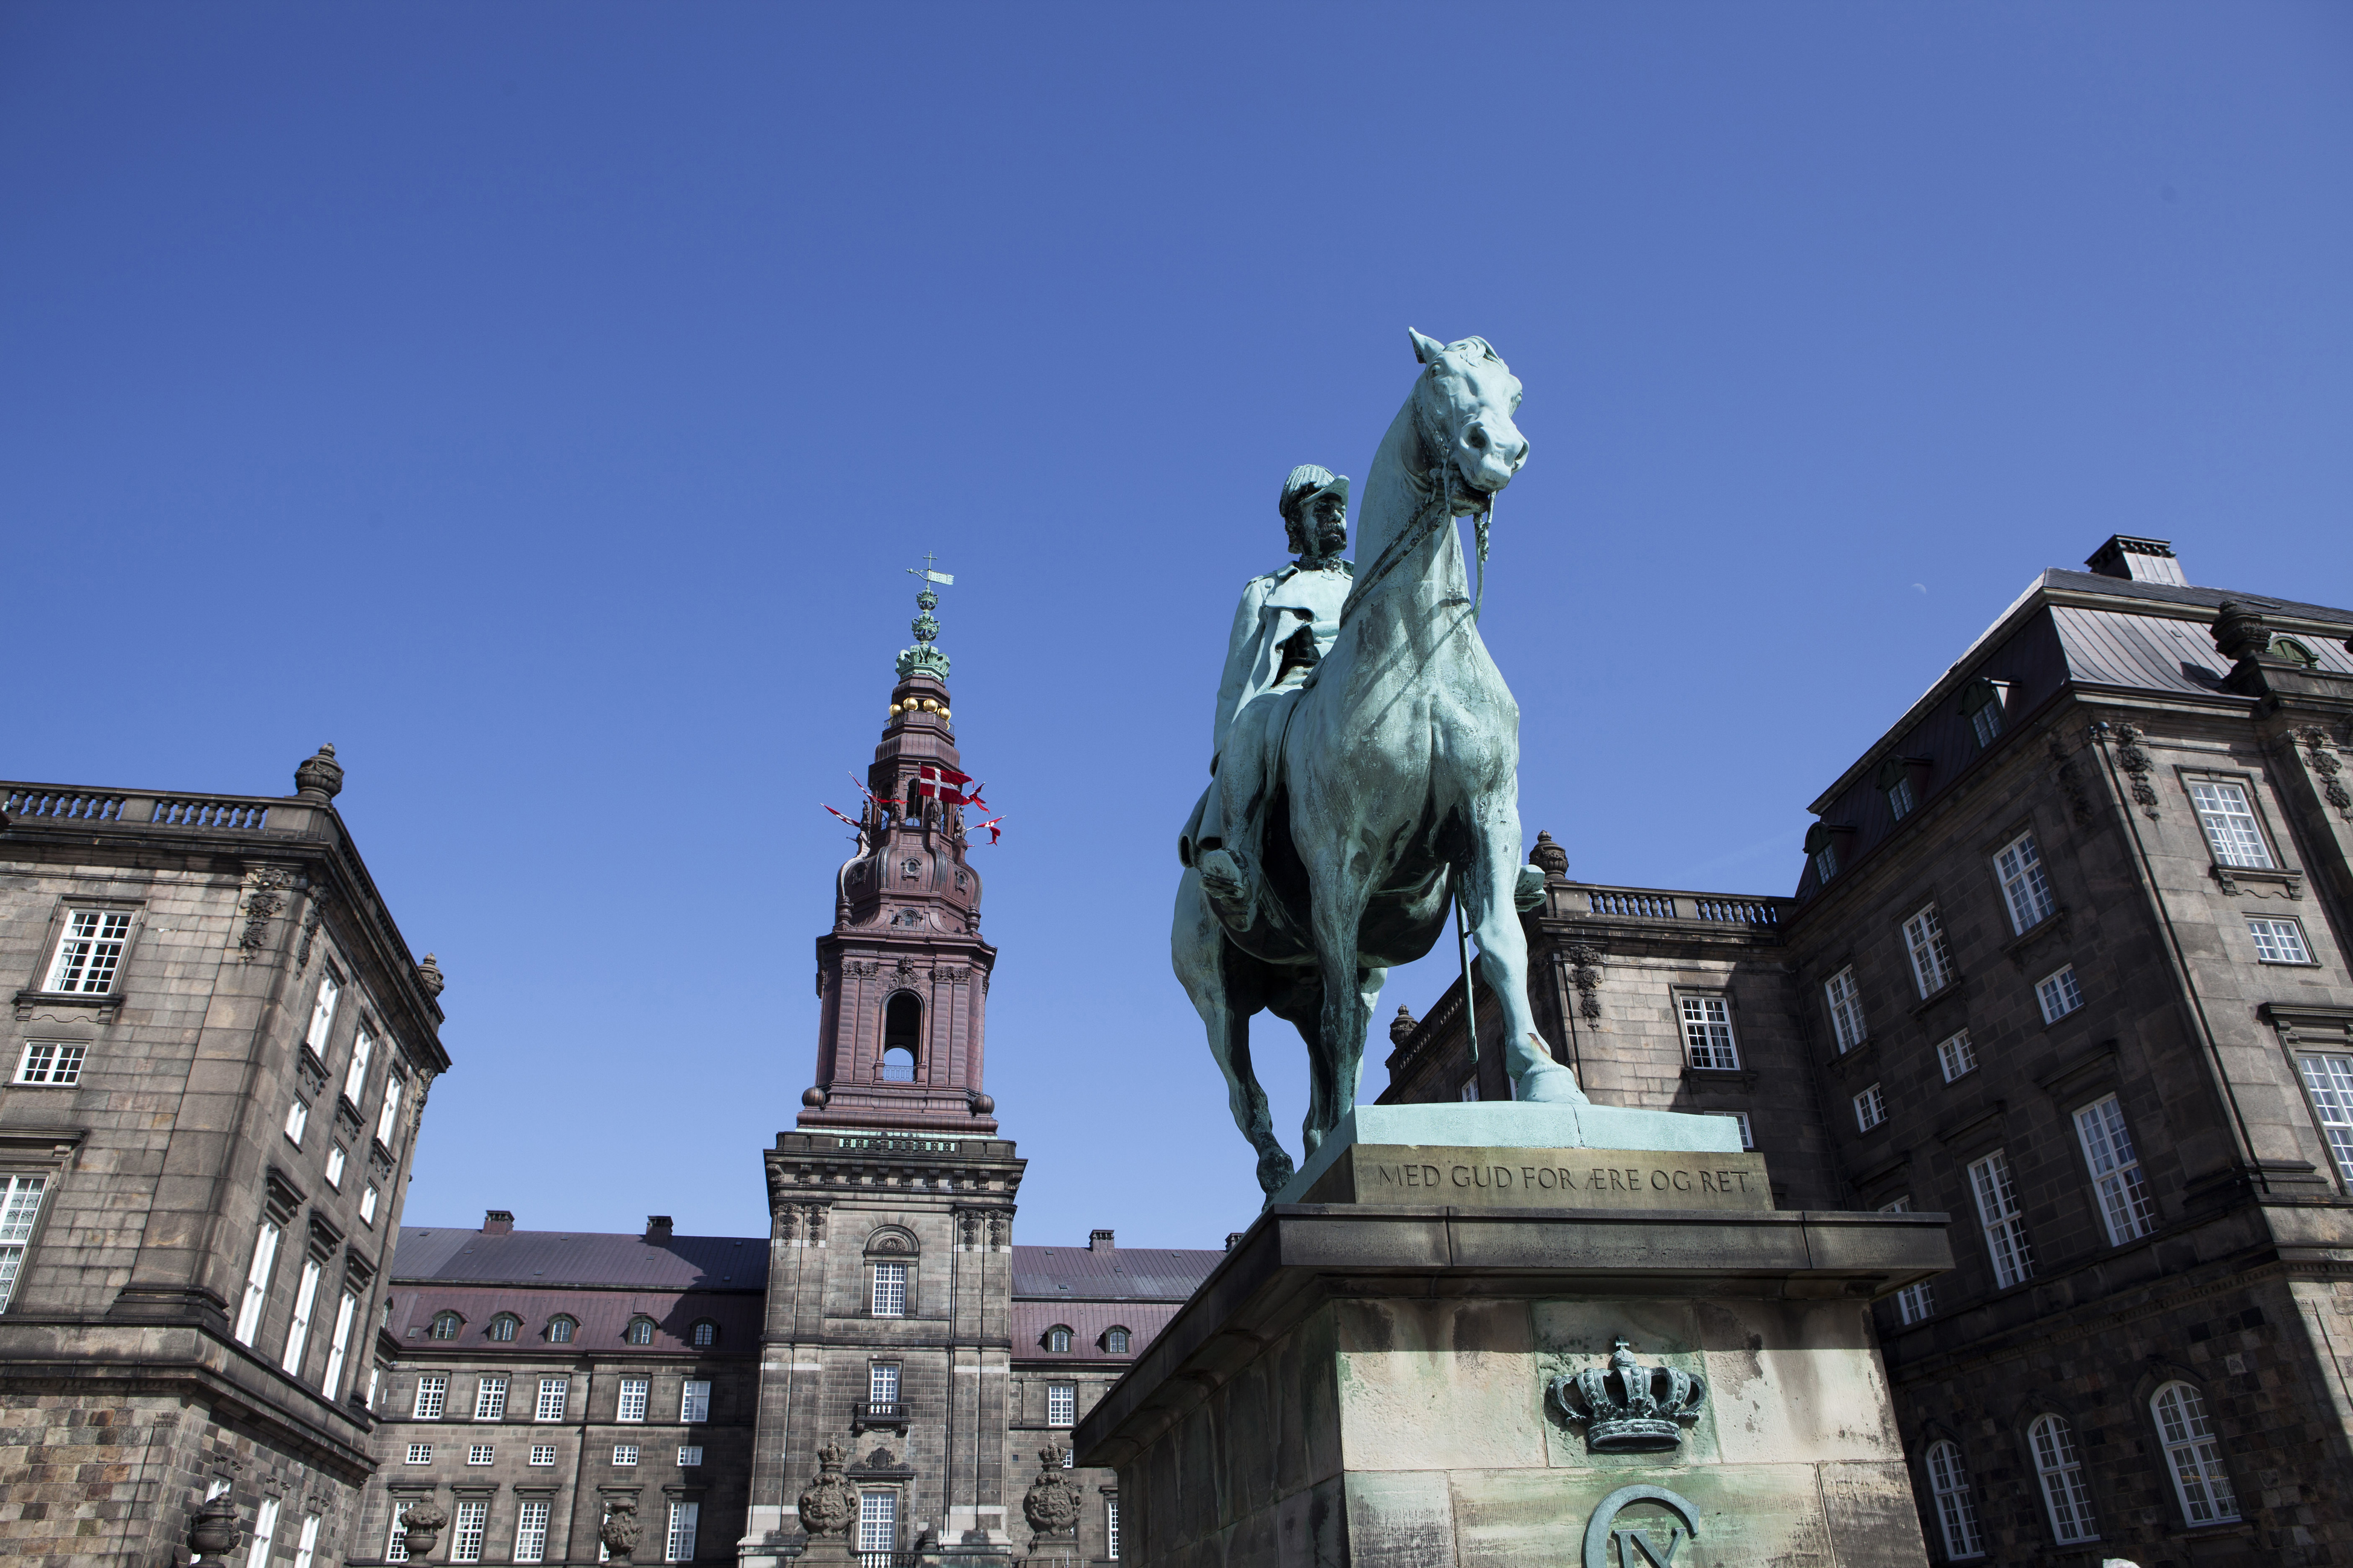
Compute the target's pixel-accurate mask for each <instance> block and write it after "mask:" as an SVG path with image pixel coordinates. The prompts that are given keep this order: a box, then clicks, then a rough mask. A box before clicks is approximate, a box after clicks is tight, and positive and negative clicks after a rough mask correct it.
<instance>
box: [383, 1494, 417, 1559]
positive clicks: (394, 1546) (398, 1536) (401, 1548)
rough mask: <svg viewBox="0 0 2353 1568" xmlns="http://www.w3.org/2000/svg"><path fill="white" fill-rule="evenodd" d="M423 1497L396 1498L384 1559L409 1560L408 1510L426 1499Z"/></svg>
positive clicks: (385, 1543) (386, 1539) (386, 1538)
mask: <svg viewBox="0 0 2353 1568" xmlns="http://www.w3.org/2000/svg"><path fill="white" fill-rule="evenodd" d="M422 1501H424V1499H422V1498H396V1499H395V1500H393V1505H392V1531H391V1533H389V1534H388V1535H386V1536H385V1542H384V1560H385V1562H386V1563H406V1562H407V1561H408V1510H410V1509H412V1508H415V1507H416V1506H417V1504H418V1503H420V1502H422Z"/></svg>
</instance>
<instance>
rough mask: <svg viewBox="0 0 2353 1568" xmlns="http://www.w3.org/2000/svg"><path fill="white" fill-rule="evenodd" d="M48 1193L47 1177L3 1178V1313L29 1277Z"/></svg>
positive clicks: (0, 1189)
mask: <svg viewBox="0 0 2353 1568" xmlns="http://www.w3.org/2000/svg"><path fill="white" fill-rule="evenodd" d="M48 1191H49V1178H48V1177H47V1175H46V1174H35V1173H29V1172H27V1173H18V1174H16V1175H8V1174H0V1312H5V1311H6V1310H8V1303H9V1302H10V1301H12V1300H15V1299H16V1287H17V1284H18V1283H19V1282H20V1281H21V1280H22V1279H24V1277H25V1257H26V1253H27V1252H28V1251H30V1250H31V1248H32V1245H33V1229H34V1226H36V1225H37V1224H38V1223H39V1220H40V1217H41V1201H42V1200H43V1199H44V1198H46V1197H47V1196H48Z"/></svg>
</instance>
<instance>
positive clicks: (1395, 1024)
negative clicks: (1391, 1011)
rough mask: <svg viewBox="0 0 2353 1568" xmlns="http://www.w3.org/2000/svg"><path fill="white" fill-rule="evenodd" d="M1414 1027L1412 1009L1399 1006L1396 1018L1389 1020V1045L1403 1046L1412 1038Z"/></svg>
mask: <svg viewBox="0 0 2353 1568" xmlns="http://www.w3.org/2000/svg"><path fill="white" fill-rule="evenodd" d="M1415 1027H1416V1024H1415V1020H1414V1016H1413V1009H1412V1008H1410V1007H1408V1006H1405V1005H1402V1004H1400V1005H1398V1010H1397V1016H1396V1017H1394V1018H1391V1019H1390V1020H1389V1044H1391V1045H1393V1046H1402V1045H1404V1044H1405V1043H1406V1042H1407V1041H1408V1040H1409V1039H1411V1038H1413V1031H1414V1029H1415Z"/></svg>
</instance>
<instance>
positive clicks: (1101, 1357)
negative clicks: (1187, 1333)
mask: <svg viewBox="0 0 2353 1568" xmlns="http://www.w3.org/2000/svg"><path fill="white" fill-rule="evenodd" d="M1221 1256H1222V1255H1221ZM1184 1305H1185V1304H1184V1303H1183V1302H1182V1301H1016V1302H1015V1303H1014V1304H1013V1356H1014V1359H1015V1360H1017V1361H1024V1362H1032V1361H1042V1362H1063V1361H1070V1362H1080V1361H1116V1362H1129V1361H1134V1359H1135V1358H1136V1357H1137V1356H1139V1355H1141V1354H1143V1353H1144V1347H1145V1346H1146V1345H1148V1344H1150V1343H1151V1342H1153V1341H1154V1340H1155V1339H1158V1338H1159V1337H1160V1331H1161V1330H1163V1329H1165V1328H1166V1327H1167V1326H1168V1323H1169V1321H1170V1320H1171V1319H1173V1318H1175V1317H1176V1314H1177V1312H1178V1311H1180V1310H1183V1307H1184ZM1056 1328H1061V1329H1068V1330H1070V1331H1071V1348H1070V1349H1069V1350H1066V1351H1062V1352H1059V1353H1058V1352H1054V1351H1050V1350H1049V1349H1047V1348H1046V1331H1047V1330H1049V1329H1056ZM1112 1329H1125V1330H1126V1331H1128V1333H1129V1335H1130V1336H1131V1337H1130V1338H1129V1340H1128V1342H1127V1350H1126V1352H1125V1353H1124V1354H1113V1353H1112V1352H1108V1351H1106V1350H1104V1349H1103V1334H1104V1333H1105V1331H1109V1330H1112Z"/></svg>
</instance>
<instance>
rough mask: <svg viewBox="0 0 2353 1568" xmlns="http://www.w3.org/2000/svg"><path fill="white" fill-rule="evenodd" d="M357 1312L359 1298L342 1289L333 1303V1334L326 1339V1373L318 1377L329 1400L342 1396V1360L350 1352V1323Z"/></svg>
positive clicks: (354, 1318)
mask: <svg viewBox="0 0 2353 1568" xmlns="http://www.w3.org/2000/svg"><path fill="white" fill-rule="evenodd" d="M359 1312H360V1299H359V1298H358V1297H357V1296H355V1295H353V1293H352V1292H351V1291H349V1290H346V1291H344V1292H343V1300H341V1301H339V1302H337V1303H336V1304H335V1331H334V1334H333V1336H332V1338H330V1339H329V1340H328V1341H327V1373H326V1375H325V1376H323V1377H322V1378H321V1379H319V1386H320V1388H321V1389H322V1390H324V1391H325V1393H326V1395H327V1398H328V1399H329V1401H331V1402H332V1401H334V1400H338V1399H341V1398H342V1397H343V1361H344V1359H345V1358H346V1357H347V1356H349V1355H350V1354H351V1349H352V1323H353V1321H354V1320H356V1319H357V1318H358V1317H359Z"/></svg>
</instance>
